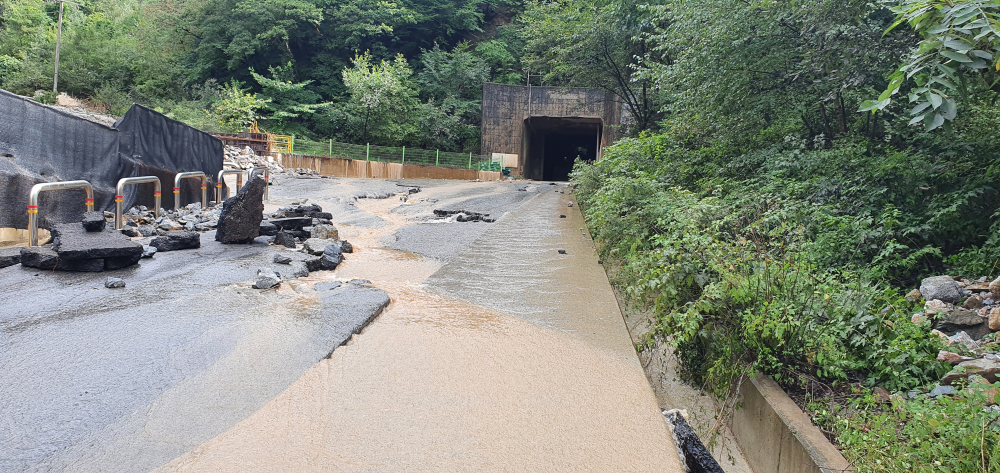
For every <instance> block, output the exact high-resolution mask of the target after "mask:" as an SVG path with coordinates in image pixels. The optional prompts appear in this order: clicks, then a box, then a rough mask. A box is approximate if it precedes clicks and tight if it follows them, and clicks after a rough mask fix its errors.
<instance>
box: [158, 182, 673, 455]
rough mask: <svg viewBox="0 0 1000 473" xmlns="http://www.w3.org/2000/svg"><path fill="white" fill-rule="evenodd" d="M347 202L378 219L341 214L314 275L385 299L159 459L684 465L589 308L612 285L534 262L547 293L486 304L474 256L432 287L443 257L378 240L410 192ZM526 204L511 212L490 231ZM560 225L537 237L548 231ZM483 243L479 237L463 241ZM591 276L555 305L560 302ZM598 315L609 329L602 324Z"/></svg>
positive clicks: (616, 335) (509, 255)
mask: <svg viewBox="0 0 1000 473" xmlns="http://www.w3.org/2000/svg"><path fill="white" fill-rule="evenodd" d="M433 192H434V190H428V193H429V194H430V195H433ZM441 192H446V191H445V190H442V191H441ZM546 199H548V200H543V201H541V202H535V205H539V206H542V207H546V208H547V209H548V210H547V212H548V214H549V215H550V216H553V213H558V210H557V209H556V208H555V204H556V203H558V202H559V200H558V199H557V198H546ZM357 205H358V207H360V208H362V209H363V210H365V211H367V212H370V213H373V214H375V215H377V216H379V217H381V218H382V219H384V220H385V221H386V222H388V223H389V225H386V226H383V227H380V228H366V227H340V230H341V235H342V238H347V239H348V240H350V241H352V243H354V246H355V253H354V254H353V255H350V257H349V258H348V259H347V260H346V262H345V263H344V264H343V265H342V266H341V267H340V268H338V270H337V271H336V273H335V274H330V275H327V276H323V277H324V278H329V279H333V278H336V279H347V278H364V279H369V280H371V281H372V283H373V284H374V285H375V286H376V287H379V288H382V289H384V290H385V291H386V292H388V293H389V294H390V296H391V297H392V303H391V305H390V307H389V309H387V311H386V312H385V313H383V314H382V315H381V316H380V317H379V318H378V319H377V320H376V321H375V322H373V323H372V324H371V325H370V326H369V327H368V328H367V329H365V331H364V332H363V333H362V334H361V335H359V336H356V337H355V338H354V339H353V341H352V342H350V343H348V344H347V345H345V346H344V347H341V348H339V349H337V350H335V351H334V352H333V354H332V356H331V357H330V358H329V359H326V360H323V361H321V362H320V363H318V364H317V365H315V366H313V367H312V368H311V369H309V370H308V371H307V372H306V373H305V374H304V375H303V376H302V377H301V378H300V379H299V380H298V381H296V382H295V383H294V384H292V385H291V386H290V387H289V388H288V389H287V390H285V391H284V392H283V393H282V394H281V395H279V396H278V397H277V398H276V399H274V400H273V401H271V402H270V403H268V404H267V405H265V406H264V407H263V408H262V409H260V410H259V411H257V412H256V413H255V414H253V415H252V416H250V417H249V418H247V419H245V420H244V421H242V422H240V423H239V424H237V425H236V426H235V427H233V428H232V429H230V430H229V431H227V432H226V433H224V434H222V435H219V436H217V437H216V438H214V439H212V440H210V441H208V442H206V443H204V444H203V445H201V446H200V447H198V448H196V449H194V450H192V451H190V452H188V453H187V454H185V455H183V456H181V457H179V458H177V459H175V460H174V461H173V462H171V463H169V464H167V465H165V466H164V467H163V468H161V471H247V470H256V471H272V470H273V471H398V470H417V471H472V470H512V471H538V470H574V471H575V470H587V471H682V469H681V467H680V463H679V460H678V458H677V454H676V451H675V449H674V446H673V444H672V442H671V440H670V435H669V431H668V428H667V426H666V424H665V422H664V420H663V418H662V416H661V415H660V413H659V409H658V407H657V401H656V398H655V396H654V394H653V392H652V390H651V388H650V386H649V384H648V381H647V380H646V379H645V375H644V373H643V372H642V370H641V367H640V365H639V362H638V360H637V359H636V357H635V355H634V352H631V354H630V344H629V341H628V336H627V333H625V332H624V330H625V329H624V326H623V324H622V320H621V316H620V314H619V315H618V316H617V317H618V318H617V321H615V320H614V317H613V316H612V315H613V314H611V308H612V307H614V308H616V307H617V306H616V305H614V304H615V303H614V297H613V294H611V298H610V302H609V301H608V300H607V298H605V299H604V305H603V306H600V305H599V304H598V307H597V310H596V313H597V314H598V315H596V316H595V315H594V313H591V311H589V310H587V309H586V308H585V307H584V306H586V305H587V301H588V300H589V301H591V302H592V303H593V302H596V301H597V299H599V298H598V297H597V296H594V295H593V293H598V294H600V293H602V291H607V293H608V294H610V288H609V287H604V286H606V285H607V281H606V280H604V281H603V284H604V286H600V285H597V286H595V287H591V286H592V282H588V281H589V278H590V276H588V277H584V278H582V279H580V280H572V281H570V280H568V279H567V278H562V280H563V283H558V281H559V280H560V278H555V277H551V275H550V276H545V274H534V273H532V276H531V278H533V279H532V281H533V283H532V287H534V288H535V289H533V292H532V294H534V296H533V297H536V298H538V297H539V296H543V295H544V294H542V293H541V292H539V291H541V289H540V288H541V287H542V286H545V285H544V284H537V285H536V284H535V283H537V282H539V281H542V280H544V281H549V282H556V283H555V284H552V286H553V287H555V288H556V290H554V291H552V292H551V295H552V296H553V297H549V298H545V297H543V298H542V299H541V300H536V301H534V302H533V303H532V304H531V306H530V307H526V308H524V309H523V310H521V311H517V310H511V311H510V312H516V313H515V314H513V315H510V314H508V313H506V312H508V311H504V310H503V309H504V308H507V307H508V305H507V304H508V303H509V301H507V302H504V303H502V304H500V305H499V306H498V307H492V308H488V307H484V304H480V303H478V302H479V301H478V299H477V297H474V296H475V295H477V294H482V293H483V292H484V291H485V290H486V289H484V288H490V287H493V286H494V284H493V282H492V281H490V280H489V279H488V278H489V277H491V276H490V274H489V273H487V272H485V271H484V270H482V269H480V270H478V271H474V272H472V273H470V272H468V271H465V270H463V269H462V266H461V264H460V263H456V264H452V263H449V266H450V269H449V268H445V269H447V270H448V271H446V272H448V274H450V275H449V276H447V277H446V278H445V279H443V280H446V281H449V283H448V284H447V285H445V284H439V285H438V287H435V286H433V285H428V284H425V282H426V281H428V279H429V278H431V276H432V275H435V274H436V273H439V272H441V271H443V270H442V264H441V262H439V261H437V260H434V259H430V258H425V257H422V256H418V255H415V254H412V253H404V252H398V251H394V250H388V249H384V248H380V247H379V245H378V241H379V240H380V238H382V237H383V236H385V235H387V234H388V233H389V232H392V231H395V230H396V229H398V228H400V227H401V226H404V225H408V224H410V223H411V222H410V221H408V220H407V219H406V218H405V217H404V216H402V215H400V214H399V213H393V212H391V210H392V209H394V208H396V207H398V206H400V205H407V204H405V203H401V202H400V201H399V200H396V199H387V200H381V201H377V200H376V201H370V200H369V201H359V202H358V204H357ZM528 207H531V205H530V204H529V205H526V206H522V207H521V209H527V208H528ZM524 212H528V213H529V214H530V211H527V210H524ZM511 213H512V214H513V213H514V212H511ZM528 217H531V215H528ZM528 217H524V216H521V217H519V216H518V215H506V216H504V218H502V219H501V220H500V221H498V222H497V228H496V230H492V229H491V232H490V233H491V234H492V233H496V232H500V233H503V232H505V231H512V230H511V227H516V226H518V225H522V223H521V220H523V219H524V218H528ZM554 218H557V216H554ZM529 220H530V218H529ZM505 222H506V223H505ZM536 223H537V222H536ZM561 224H562V225H567V224H569V222H563V223H561ZM505 225H506V226H505ZM560 231H561V230H560ZM560 235H561V233H559V231H557V232H555V233H553V234H551V235H547V236H545V238H544V239H545V241H546V243H545V244H546V245H551V244H555V242H556V241H557V240H558V239H559V238H560ZM570 235H572V234H570ZM562 238H563V239H565V238H566V236H565V235H563V236H562ZM571 239H576V240H578V242H577V243H572V242H570V244H569V245H568V246H570V247H572V248H574V250H573V251H574V252H578V253H581V255H579V258H577V259H575V260H573V259H570V260H563V261H562V262H561V263H560V264H564V265H569V266H566V267H571V266H572V265H573V264H588V265H589V264H593V263H596V257H592V254H591V255H590V256H587V255H586V254H585V253H586V249H587V248H588V245H589V243H588V242H587V240H586V238H585V235H579V236H573V237H572V238H571ZM576 240H574V241H576ZM491 245H494V244H493V243H490V240H489V239H486V240H483V239H480V240H477V242H476V245H474V247H475V248H484V247H486V248H489V247H491ZM574 245H578V246H579V247H578V248H577V246H574ZM499 251H500V253H499V254H494V255H493V256H497V257H500V258H506V260H507V261H508V264H509V265H514V266H518V265H520V266H521V267H522V271H525V272H527V271H531V268H544V267H546V266H548V265H551V264H556V261H549V262H546V261H544V260H538V259H537V258H536V257H532V255H530V254H521V255H519V253H518V251H517V250H516V249H514V248H507V249H501V250H499ZM591 251H592V250H591ZM553 253H554V252H553ZM524 258H527V260H525V259H524ZM589 259H594V260H595V261H593V262H591V261H589ZM459 260H461V258H459ZM518 261H520V262H518ZM573 261H577V262H578V263H573ZM559 267H560V268H561V267H563V266H559ZM511 270H512V269H511V268H510V267H508V268H507V269H503V270H502V271H511ZM477 272H478V274H477ZM556 272H557V273H559V271H556ZM563 272H565V271H563ZM526 274H527V273H526ZM546 274H548V273H546ZM583 274H589V273H586V272H585V273H583ZM435 277H436V276H435ZM456 277H464V278H465V280H466V282H467V286H468V288H471V289H470V291H471V293H469V292H465V293H463V292H462V291H461V290H460V287H459V286H461V285H460V284H457V283H455V282H454V281H455V279H454V278H456ZM484 280H485V281H486V283H485V284H484V283H483V281H484ZM595 280H596V279H595ZM596 281H597V282H600V281H599V280H596ZM308 282H315V279H314V278H310V281H308ZM308 282H307V283H306V284H308ZM568 282H572V284H567V283H568ZM445 286H447V288H446V289H447V290H443V289H442V288H443V287H445ZM536 286H537V287H536ZM588 289H589V290H590V291H589V292H590V293H591V294H588V295H587V296H586V297H580V298H579V301H578V302H577V303H575V304H572V303H568V304H567V305H566V306H565V310H564V311H563V312H562V313H560V312H559V310H558V309H557V307H558V303H559V301H570V300H572V299H573V297H572V296H573V292H576V291H587V290H588ZM510 292H511V291H508V293H510ZM470 294H471V295H470ZM584 294H586V292H584ZM525 296H530V294H526V295H525ZM487 299H488V297H487ZM544 300H547V301H548V303H543V302H542V301H544ZM554 307H555V308H554ZM615 323H617V327H616V326H615V325H614V324H615ZM609 329H616V330H611V332H610V333H605V334H603V336H602V334H601V333H600V332H601V331H602V330H609ZM623 334H624V335H623ZM623 336H624V338H623ZM608 339H612V340H614V341H613V342H610V341H608Z"/></svg>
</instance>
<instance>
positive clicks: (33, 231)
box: [28, 181, 94, 246]
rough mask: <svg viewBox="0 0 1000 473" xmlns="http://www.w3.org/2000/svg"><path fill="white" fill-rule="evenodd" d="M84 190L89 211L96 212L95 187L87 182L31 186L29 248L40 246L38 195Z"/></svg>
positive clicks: (64, 182) (29, 197)
mask: <svg viewBox="0 0 1000 473" xmlns="http://www.w3.org/2000/svg"><path fill="white" fill-rule="evenodd" d="M81 188H82V189H83V190H84V191H86V192H87V199H86V200H85V201H84V203H85V204H86V205H87V211H88V212H89V211H91V210H94V187H93V186H91V185H90V183H89V182H87V181H61V182H43V183H41V184H35V185H34V186H31V194H30V195H29V196H28V246H38V194H40V193H42V191H54V190H61V189H81Z"/></svg>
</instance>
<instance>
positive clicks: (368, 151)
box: [365, 143, 372, 162]
mask: <svg viewBox="0 0 1000 473" xmlns="http://www.w3.org/2000/svg"><path fill="white" fill-rule="evenodd" d="M371 153H372V144H371V143H368V144H366V145H365V162H367V161H368V157H369V156H370V155H371Z"/></svg>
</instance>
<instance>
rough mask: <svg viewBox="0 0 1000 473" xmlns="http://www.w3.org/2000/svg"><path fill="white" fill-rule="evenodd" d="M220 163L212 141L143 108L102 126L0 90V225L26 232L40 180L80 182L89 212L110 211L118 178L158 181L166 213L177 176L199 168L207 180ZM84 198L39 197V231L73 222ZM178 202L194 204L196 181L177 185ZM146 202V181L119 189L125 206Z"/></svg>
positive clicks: (149, 201)
mask: <svg viewBox="0 0 1000 473" xmlns="http://www.w3.org/2000/svg"><path fill="white" fill-rule="evenodd" d="M222 160H223V145H222V141H220V140H219V139H218V138H215V137H213V136H211V135H209V134H208V133H205V132H202V131H200V130H197V129H195V128H192V127H190V126H188V125H185V124H183V123H181V122H178V121H176V120H172V119H170V118H167V117H166V116H164V115H163V114H161V113H158V112H156V111H153V110H150V109H149V108H146V107H143V106H142V105H138V104H134V105H132V108H130V109H129V111H128V113H126V114H125V115H124V116H122V117H121V119H119V120H118V122H116V123H115V125H114V126H113V127H108V126H105V125H101V124H99V123H94V122H91V121H89V120H85V119H82V118H79V117H76V116H73V115H71V114H69V113H65V112H62V111H60V110H57V109H55V108H51V107H47V106H45V105H42V104H39V103H37V102H34V101H32V100H30V99H27V98H24V97H21V96H19V95H15V94H12V93H10V92H7V91H5V90H0V203H2V205H0V227H13V228H22V229H23V228H27V226H28V214H27V205H28V195H29V193H30V191H31V187H32V186H33V185H35V184H37V183H40V182H56V181H73V180H78V179H82V180H86V181H88V182H90V184H91V185H92V186H93V187H94V209H95V210H109V211H110V210H114V208H115V192H116V190H115V186H116V185H117V184H118V180H119V179H121V178H123V177H134V176H157V177H159V178H160V182H161V185H162V192H163V202H162V206H163V207H164V208H171V207H173V203H174V199H173V192H172V189H173V185H174V176H175V174H176V173H178V172H190V171H201V172H204V173H205V175H206V176H208V178H209V179H210V180H211V179H212V178H213V177H214V176H215V175H217V173H218V172H219V171H220V170H221V169H222ZM84 197H85V196H84V192H83V190H75V189H73V190H60V191H56V192H43V193H42V194H41V196H40V197H39V212H38V217H39V228H48V227H50V226H52V225H54V224H56V223H64V222H71V221H77V220H79V218H80V216H81V215H82V214H83V211H84V210H85V206H84ZM181 201H182V202H181V205H185V204H186V203H191V202H200V201H201V183H200V182H199V181H198V180H196V179H185V180H184V181H183V182H182V185H181ZM153 202H154V200H153V184H138V185H131V186H127V187H126V188H125V193H124V202H123V203H124V204H125V207H126V208H129V207H131V206H133V205H145V206H147V207H150V208H151V207H153Z"/></svg>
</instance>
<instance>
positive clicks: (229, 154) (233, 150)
mask: <svg viewBox="0 0 1000 473" xmlns="http://www.w3.org/2000/svg"><path fill="white" fill-rule="evenodd" d="M225 156H226V157H225V160H226V161H228V162H230V163H233V164H236V166H238V167H239V168H240V169H243V170H250V169H253V168H255V167H259V166H266V167H267V170H268V172H269V173H271V174H277V173H280V172H284V170H285V169H284V168H283V167H281V166H280V165H279V164H278V163H276V162H274V158H272V157H270V156H258V155H256V154H255V153H254V152H253V150H252V149H250V147H249V146H247V147H244V148H240V147H238V146H226V149H225Z"/></svg>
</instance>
